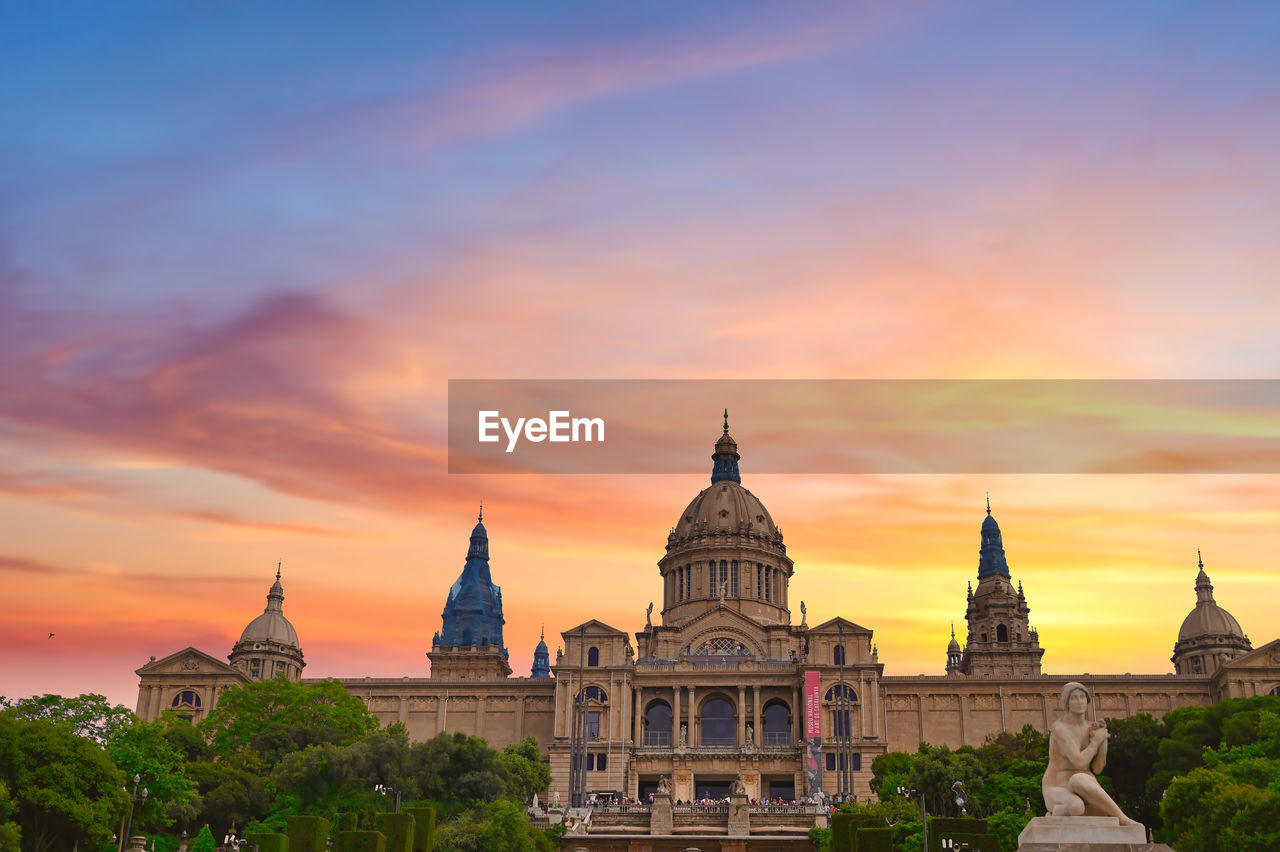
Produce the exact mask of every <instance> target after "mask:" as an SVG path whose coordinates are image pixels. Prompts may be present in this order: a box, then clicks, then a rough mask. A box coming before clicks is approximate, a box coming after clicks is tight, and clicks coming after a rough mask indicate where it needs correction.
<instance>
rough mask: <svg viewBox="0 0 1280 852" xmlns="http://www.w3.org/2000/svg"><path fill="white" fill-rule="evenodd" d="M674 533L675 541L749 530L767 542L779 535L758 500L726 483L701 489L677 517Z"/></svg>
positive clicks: (732, 483) (743, 489) (718, 483)
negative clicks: (708, 534) (698, 535)
mask: <svg viewBox="0 0 1280 852" xmlns="http://www.w3.org/2000/svg"><path fill="white" fill-rule="evenodd" d="M675 529H676V539H677V540H683V539H686V538H689V537H690V536H692V535H695V534H698V533H702V532H703V531H705V532H707V533H710V534H714V533H718V532H738V531H739V530H752V531H753V532H756V533H758V534H759V535H762V536H766V537H768V538H774V537H776V536H777V534H778V528H777V527H776V526H774V523H773V518H772V517H771V516H770V515H769V510H768V509H766V508H765V507H764V504H763V503H761V502H760V498H759V497H757V496H756V495H754V494H752V493H751V492H750V491H748V490H747V489H745V488H743V487H742V486H741V485H739V484H738V483H736V482H731V481H728V480H725V481H721V482H717V483H715V484H714V485H712V486H710V487H709V488H704V489H703V490H702V491H701V492H700V493H699V494H698V496H697V497H694V498H693V502H691V503H690V504H689V505H688V506H687V507H686V508H685V510H684V511H683V512H682V513H681V514H680V519H679V520H678V521H676V524H675Z"/></svg>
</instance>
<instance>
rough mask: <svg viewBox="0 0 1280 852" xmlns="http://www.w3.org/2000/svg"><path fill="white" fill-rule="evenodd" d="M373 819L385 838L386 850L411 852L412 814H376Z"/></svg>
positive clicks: (375, 826) (389, 851)
mask: <svg viewBox="0 0 1280 852" xmlns="http://www.w3.org/2000/svg"><path fill="white" fill-rule="evenodd" d="M373 821H374V828H376V829H377V830H378V831H381V832H382V833H383V834H384V835H385V836H386V838H387V852H412V850H413V822H414V820H413V814H378V815H376V816H375V817H374V818H373Z"/></svg>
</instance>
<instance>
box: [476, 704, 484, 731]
mask: <svg viewBox="0 0 1280 852" xmlns="http://www.w3.org/2000/svg"><path fill="white" fill-rule="evenodd" d="M476 736H477V737H480V738H481V739H483V738H484V696H483V695H479V696H476Z"/></svg>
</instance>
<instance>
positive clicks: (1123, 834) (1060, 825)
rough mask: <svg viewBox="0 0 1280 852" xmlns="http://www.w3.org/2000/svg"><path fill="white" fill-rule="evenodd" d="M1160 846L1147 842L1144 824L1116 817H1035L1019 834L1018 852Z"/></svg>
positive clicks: (1119, 851)
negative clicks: (1122, 821)
mask: <svg viewBox="0 0 1280 852" xmlns="http://www.w3.org/2000/svg"><path fill="white" fill-rule="evenodd" d="M1159 848H1160V847H1158V846H1152V845H1151V844H1150V843H1148V842H1147V830H1146V829H1145V828H1144V827H1143V826H1141V825H1139V824H1138V823H1132V824H1130V825H1121V824H1120V820H1118V819H1116V818H1115V817H1100V816H1066V817H1055V816H1043V817H1036V818H1035V819H1033V820H1031V822H1029V823H1027V827H1026V828H1024V829H1022V833H1021V834H1019V835H1018V852H1095V850H1096V852H1131V850H1155V849H1159ZM1165 848H1168V847H1165Z"/></svg>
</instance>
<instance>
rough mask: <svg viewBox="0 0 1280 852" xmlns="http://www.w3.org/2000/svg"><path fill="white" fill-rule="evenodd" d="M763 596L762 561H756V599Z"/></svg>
mask: <svg viewBox="0 0 1280 852" xmlns="http://www.w3.org/2000/svg"><path fill="white" fill-rule="evenodd" d="M763 596H764V563H763V562H757V563H756V600H760V598H761V597H763Z"/></svg>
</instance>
